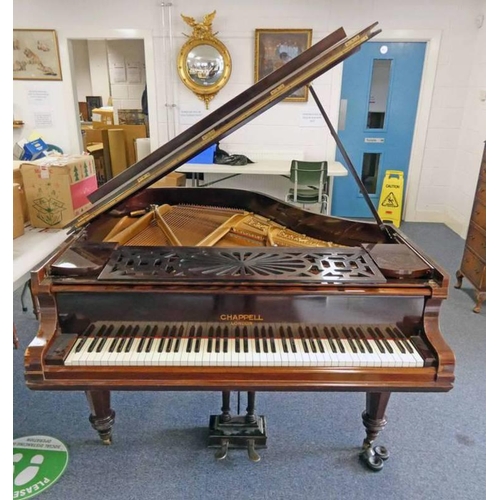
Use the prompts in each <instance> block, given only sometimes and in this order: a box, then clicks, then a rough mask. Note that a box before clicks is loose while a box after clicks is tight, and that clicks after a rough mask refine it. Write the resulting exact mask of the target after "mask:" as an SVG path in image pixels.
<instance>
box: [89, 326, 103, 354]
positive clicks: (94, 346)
mask: <svg viewBox="0 0 500 500" xmlns="http://www.w3.org/2000/svg"><path fill="white" fill-rule="evenodd" d="M105 331H106V325H102V326H101V328H99V331H98V332H97V333H96V336H95V337H94V338H93V339H92V342H91V343H90V345H89V349H88V352H93V351H94V349H95V348H96V346H97V343H98V342H99V340H100V339H101V337H102V334H103V333H104V332H105Z"/></svg>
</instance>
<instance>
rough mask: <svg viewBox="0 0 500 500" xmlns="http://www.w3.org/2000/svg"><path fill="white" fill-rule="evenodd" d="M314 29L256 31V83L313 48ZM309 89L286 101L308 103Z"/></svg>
mask: <svg viewBox="0 0 500 500" xmlns="http://www.w3.org/2000/svg"><path fill="white" fill-rule="evenodd" d="M311 40H312V29H256V30H255V82H258V81H259V80H262V78H264V77H265V76H267V75H269V73H272V72H273V71H274V70H276V69H278V68H280V67H281V66H283V65H284V64H286V63H287V62H288V61H291V60H292V59H293V58H294V57H296V56H298V55H299V54H301V53H302V52H304V50H306V49H308V48H309V47H310V46H311ZM307 98H308V92H307V87H302V88H300V89H298V90H296V91H295V92H294V93H293V94H292V95H290V96H288V97H287V98H286V99H285V101H302V102H304V101H307Z"/></svg>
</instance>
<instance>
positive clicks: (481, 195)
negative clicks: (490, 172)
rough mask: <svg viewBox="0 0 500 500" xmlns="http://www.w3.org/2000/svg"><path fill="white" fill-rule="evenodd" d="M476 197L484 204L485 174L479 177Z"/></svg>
mask: <svg viewBox="0 0 500 500" xmlns="http://www.w3.org/2000/svg"><path fill="white" fill-rule="evenodd" d="M476 199H477V200H479V201H480V202H481V203H482V204H483V205H486V174H485V175H484V178H483V176H480V177H479V182H478V184H477V191H476Z"/></svg>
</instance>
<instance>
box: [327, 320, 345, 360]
mask: <svg viewBox="0 0 500 500" xmlns="http://www.w3.org/2000/svg"><path fill="white" fill-rule="evenodd" d="M330 332H331V333H332V335H333V340H334V342H336V343H337V347H338V350H339V352H341V353H342V354H345V347H344V344H343V343H342V342H341V341H340V334H339V332H337V330H336V329H335V328H334V327H333V326H332V327H331V328H330Z"/></svg>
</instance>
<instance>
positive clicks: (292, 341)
mask: <svg viewBox="0 0 500 500" xmlns="http://www.w3.org/2000/svg"><path fill="white" fill-rule="evenodd" d="M286 333H287V334H288V341H289V342H290V349H291V350H292V352H293V353H294V354H297V346H296V345H295V339H294V338H293V330H292V329H291V328H290V327H287V329H286Z"/></svg>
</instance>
